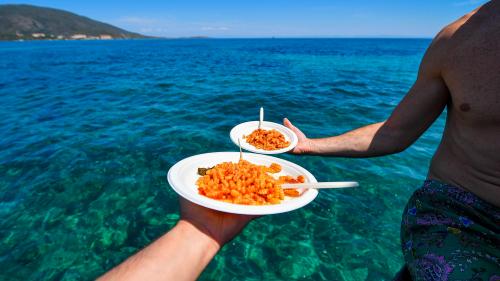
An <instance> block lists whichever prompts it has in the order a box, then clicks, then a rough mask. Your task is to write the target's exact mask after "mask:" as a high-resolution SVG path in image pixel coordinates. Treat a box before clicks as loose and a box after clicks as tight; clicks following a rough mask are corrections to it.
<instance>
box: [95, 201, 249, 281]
mask: <svg viewBox="0 0 500 281" xmlns="http://www.w3.org/2000/svg"><path fill="white" fill-rule="evenodd" d="M180 204H181V219H180V220H179V222H178V223H177V225H176V226H175V227H174V228H173V229H171V230H170V231H169V232H168V233H166V234H165V235H163V236H161V237H160V238H159V239H158V240H156V241H155V242H153V243H152V244H151V245H149V246H147V247H146V248H144V249H143V250H141V251H140V252H138V253H136V254H135V255H133V256H132V257H130V258H128V259H127V260H126V261H124V262H123V263H122V264H120V265H118V266H117V267H115V268H113V269H112V270H111V271H109V272H107V273H106V274H105V275H103V276H101V277H100V278H99V279H98V280H101V281H111V280H120V281H127V280H150V281H155V280H179V281H183V280H195V279H196V278H197V277H198V276H199V275H200V273H201V272H202V271H203V269H204V268H205V267H206V266H207V264H208V263H209V262H210V260H211V259H212V258H213V257H214V256H215V254H216V253H217V252H218V250H219V249H220V248H221V247H222V246H223V245H224V244H225V243H227V242H228V241H229V240H231V239H232V238H233V237H234V236H236V235H237V234H238V233H239V232H240V231H241V230H242V229H243V228H244V227H245V225H246V224H247V223H248V222H249V221H250V220H251V219H253V218H254V217H252V216H244V215H235V214H227V213H222V212H218V211H214V210H210V209H207V208H204V207H201V206H198V205H196V204H193V203H191V202H188V201H186V200H184V199H181V200H180Z"/></svg>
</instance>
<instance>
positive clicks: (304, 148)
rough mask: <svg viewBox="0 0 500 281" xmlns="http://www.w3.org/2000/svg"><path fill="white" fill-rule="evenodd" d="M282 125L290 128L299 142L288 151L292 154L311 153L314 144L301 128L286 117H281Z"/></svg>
mask: <svg viewBox="0 0 500 281" xmlns="http://www.w3.org/2000/svg"><path fill="white" fill-rule="evenodd" d="M283 125H285V126H286V127H287V128H288V129H290V130H292V131H293V132H294V133H295V134H296V135H297V137H298V139H299V142H298V143H297V146H296V147H295V148H294V149H293V150H292V151H290V153H293V154H312V153H313V152H314V151H313V150H314V146H313V143H312V141H311V139H308V138H307V137H306V135H305V134H304V133H302V131H301V130H299V129H298V128H297V127H295V126H294V125H293V124H292V122H290V120H288V119H287V118H285V119H283Z"/></svg>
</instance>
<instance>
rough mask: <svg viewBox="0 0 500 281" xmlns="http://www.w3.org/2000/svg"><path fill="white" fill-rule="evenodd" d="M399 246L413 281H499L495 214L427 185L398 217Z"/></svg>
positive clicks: (471, 198)
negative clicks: (399, 217) (400, 244)
mask: <svg viewBox="0 0 500 281" xmlns="http://www.w3.org/2000/svg"><path fill="white" fill-rule="evenodd" d="M401 242H402V248H403V254H404V257H405V263H406V266H407V268H408V270H409V272H410V274H411V277H412V279H413V280H415V281H419V280H485V281H500V208H498V207H495V206H493V205H492V204H489V203H488V202H485V201H484V200H482V199H480V198H479V197H477V196H476V195H474V194H473V193H470V192H468V191H465V190H463V189H461V188H458V187H455V186H452V185H448V184H443V183H440V182H438V181H435V180H427V181H425V183H424V185H423V186H422V187H421V188H419V189H418V190H417V191H415V193H414V194H413V195H412V197H411V198H410V200H409V202H408V205H407V206H406V208H405V211H404V213H403V221H402V223H401Z"/></svg>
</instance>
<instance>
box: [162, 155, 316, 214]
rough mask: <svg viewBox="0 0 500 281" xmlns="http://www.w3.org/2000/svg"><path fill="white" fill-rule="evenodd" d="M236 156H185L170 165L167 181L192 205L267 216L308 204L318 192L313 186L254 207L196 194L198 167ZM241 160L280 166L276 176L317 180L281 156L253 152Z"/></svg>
mask: <svg viewBox="0 0 500 281" xmlns="http://www.w3.org/2000/svg"><path fill="white" fill-rule="evenodd" d="M239 159H240V154H239V152H214V153H205V154H199V155H196V156H191V157H188V158H186V159H184V160H181V161H180V162H177V164H175V165H174V166H173V167H172V168H170V170H169V171H168V183H169V184H170V186H171V187H172V188H173V189H174V191H175V192H177V194H179V195H180V196H182V197H184V198H186V199H187V200H189V201H191V202H193V203H195V204H198V205H201V206H204V207H207V208H210V209H214V210H218V211H222V212H226V213H234V214H243V215H269V214H278V213H284V212H289V211H292V210H295V209H298V208H301V207H303V206H305V205H307V204H309V202H311V201H312V200H314V198H316V196H317V195H318V191H317V190H316V189H307V190H305V191H304V192H303V193H302V195H301V196H299V197H285V200H283V201H282V202H281V203H280V204H277V205H262V206H260V205H259V206H256V205H240V204H233V203H227V202H222V201H218V200H215V199H211V198H208V197H206V196H203V195H200V194H199V193H198V187H197V186H196V180H198V178H199V177H200V176H199V175H198V168H208V167H213V166H215V165H217V164H219V163H222V162H238V160H239ZM243 159H245V160H248V161H250V162H252V163H254V164H259V165H266V166H269V165H271V163H277V164H279V165H281V167H282V171H281V172H280V173H278V174H275V175H276V176H280V175H289V176H293V177H297V176H299V175H303V176H304V177H305V181H306V182H317V181H316V179H315V178H314V176H313V175H312V174H311V173H309V172H308V171H307V170H306V169H304V168H302V167H300V166H299V165H296V164H294V163H292V162H289V161H286V160H283V159H279V158H276V157H272V156H266V155H259V154H253V153H243Z"/></svg>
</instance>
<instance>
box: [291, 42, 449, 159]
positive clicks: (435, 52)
mask: <svg viewBox="0 0 500 281" xmlns="http://www.w3.org/2000/svg"><path fill="white" fill-rule="evenodd" d="M444 33H445V32H442V33H440V35H438V36H437V37H436V39H435V40H434V42H433V43H432V44H431V46H430V47H429V49H428V50H427V52H426V54H425V56H424V59H423V60H422V63H421V65H420V70H419V74H418V78H417V81H416V82H415V84H414V85H413V87H412V88H411V89H410V91H409V92H408V94H407V95H406V96H405V97H404V98H403V100H402V101H401V102H400V103H399V104H398V106H397V107H396V109H395V110H394V111H393V112H392V114H391V116H390V117H389V118H388V119H387V120H386V121H384V122H380V123H375V124H371V125H368V126H365V127H362V128H359V129H356V130H352V131H350V132H347V133H345V134H342V135H339V136H334V137H328V138H321V139H309V138H307V137H306V136H305V135H304V134H303V133H302V132H301V131H300V130H299V129H298V128H296V127H295V126H293V125H292V123H291V122H290V121H288V119H285V120H284V124H285V126H287V127H288V128H290V129H291V130H293V131H294V132H295V133H296V134H297V136H298V137H299V144H298V145H297V147H296V148H295V149H294V150H293V151H292V153H296V154H312V155H329V156H341V157H373V156H382V155H388V154H393V153H398V152H401V151H403V150H405V149H406V148H407V147H409V146H410V145H411V144H412V143H414V142H415V141H416V140H417V139H418V138H419V137H420V136H421V135H422V134H423V133H424V132H425V131H426V130H427V129H428V128H429V126H430V125H431V124H432V123H433V122H434V121H435V120H436V119H437V117H439V115H440V114H441V112H443V110H444V108H445V107H446V105H447V103H448V102H449V100H450V94H449V91H448V88H447V87H446V84H445V82H444V81H443V78H442V76H441V64H442V63H441V61H442V58H443V57H444V56H445V48H444V45H445V42H442V41H443V40H444V39H442V37H443V34H444Z"/></svg>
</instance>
